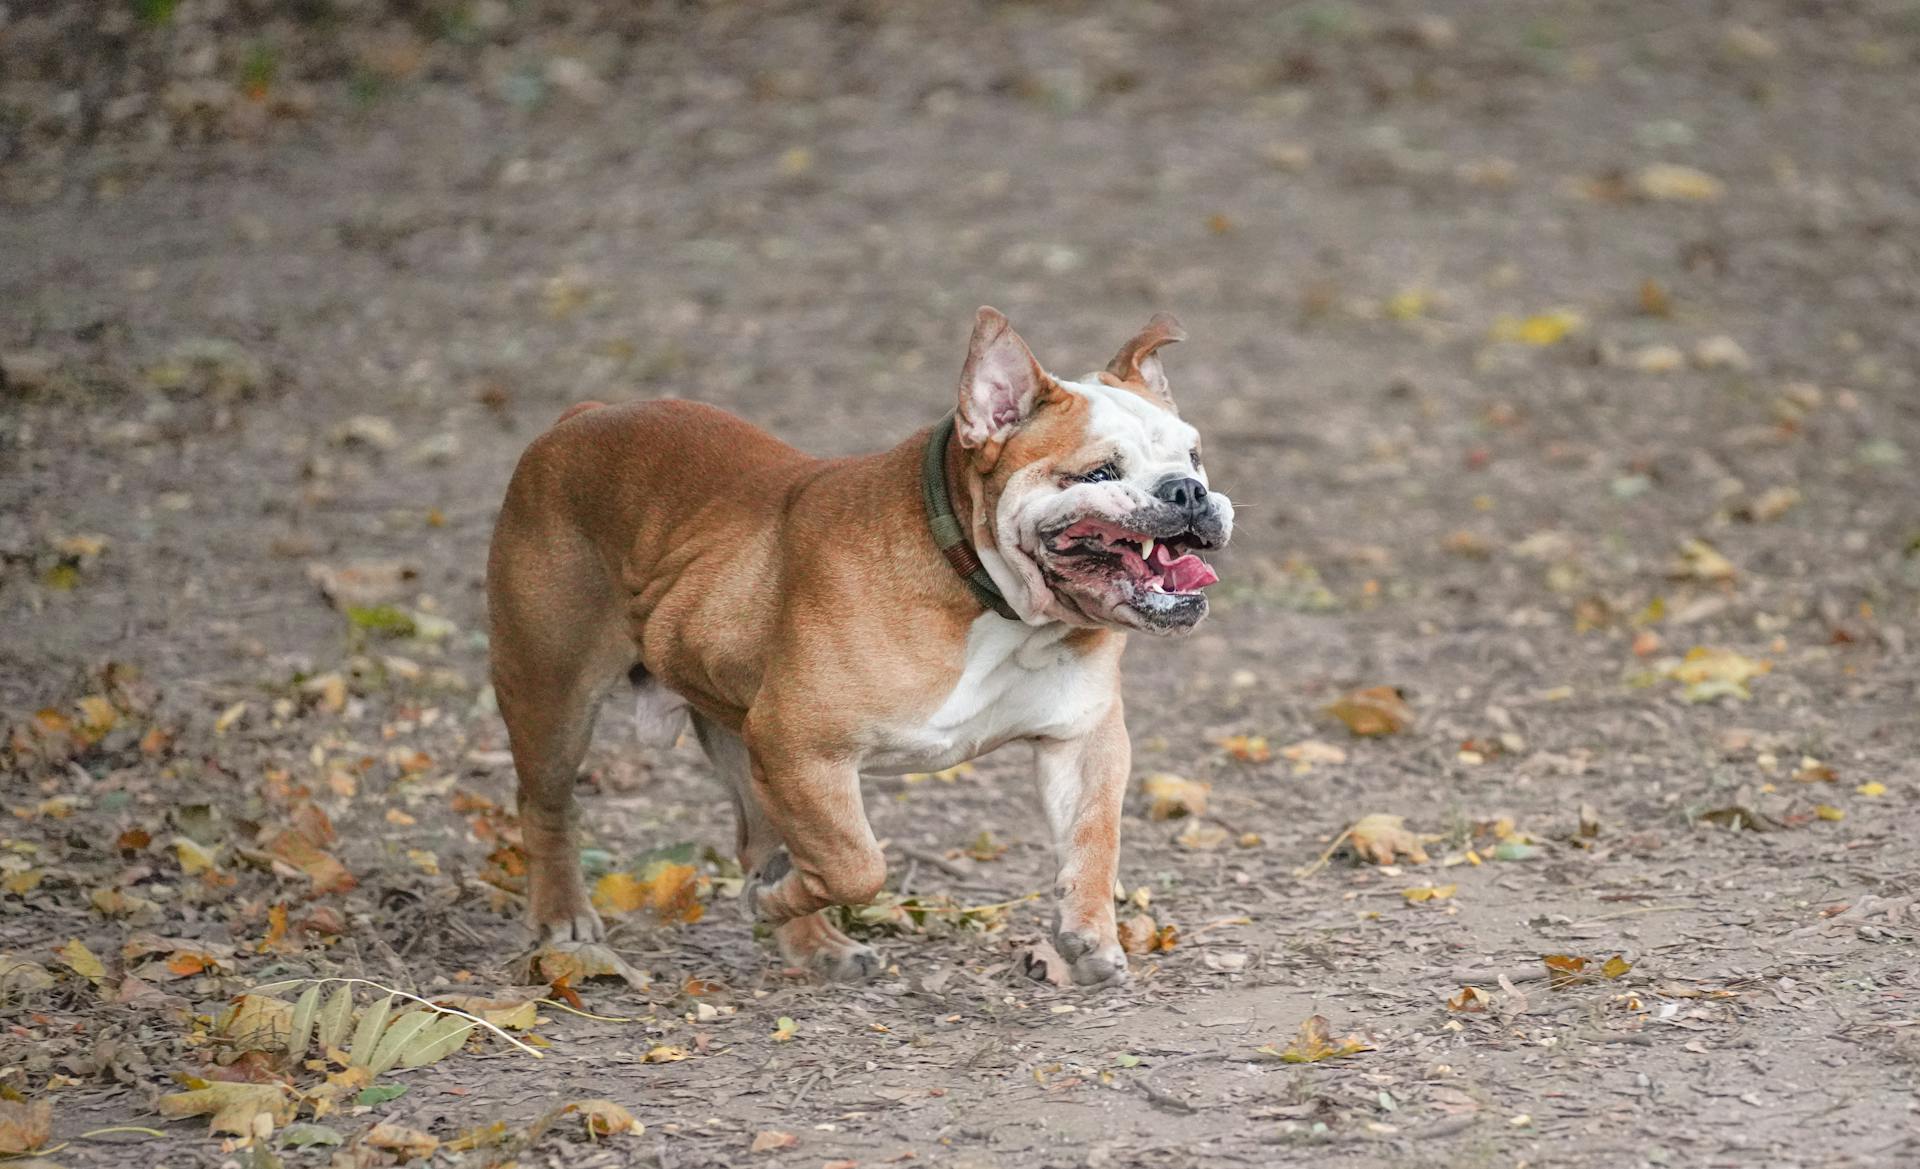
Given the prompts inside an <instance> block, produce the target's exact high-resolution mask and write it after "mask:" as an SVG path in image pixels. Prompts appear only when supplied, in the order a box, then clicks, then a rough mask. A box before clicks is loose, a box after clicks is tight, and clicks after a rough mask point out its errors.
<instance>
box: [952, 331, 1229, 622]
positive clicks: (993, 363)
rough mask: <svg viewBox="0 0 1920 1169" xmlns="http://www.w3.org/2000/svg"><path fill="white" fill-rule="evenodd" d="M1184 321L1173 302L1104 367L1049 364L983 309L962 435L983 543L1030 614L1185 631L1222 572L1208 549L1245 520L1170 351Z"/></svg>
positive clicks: (960, 419)
mask: <svg viewBox="0 0 1920 1169" xmlns="http://www.w3.org/2000/svg"><path fill="white" fill-rule="evenodd" d="M1185 336H1186V334H1185V332H1183V331H1182V330H1181V328H1180V323H1179V322H1178V321H1176V320H1174V319H1173V318H1172V317H1171V316H1169V315H1167V314H1165V313H1162V314H1160V315H1158V316H1155V317H1154V318H1153V320H1151V321H1149V322H1148V323H1147V327H1146V328H1144V329H1142V330H1141V331H1140V332H1139V333H1138V334H1137V335H1136V336H1135V337H1134V338H1133V339H1132V340H1130V341H1128V342H1127V343H1126V344H1125V345H1122V346H1121V347H1120V352H1119V353H1118V354H1117V355H1115V357H1114V359H1113V360H1112V361H1111V362H1109V363H1108V364H1107V367H1106V368H1105V369H1103V370H1100V371H1099V372H1097V373H1091V374H1088V375H1087V376H1086V377H1085V378H1083V379H1081V380H1079V381H1067V380H1065V379H1061V378H1056V377H1053V376H1051V375H1050V374H1048V373H1047V372H1046V371H1045V370H1043V369H1041V368H1040V364H1039V362H1037V361H1035V360H1034V358H1033V354H1032V353H1031V352H1030V351H1029V350H1028V349H1027V345H1026V342H1024V341H1022V340H1021V339H1020V335H1019V334H1017V333H1015V332H1014V331H1013V329H1012V327H1011V326H1010V325H1008V323H1007V318H1006V317H1005V316H1003V315H1001V314H1000V313H999V312H998V311H996V310H994V309H991V308H983V309H981V310H980V311H979V313H978V315H977V316H976V317H975V319H974V326H973V339H972V341H971V342H970V343H969V346H968V350H967V362H966V366H965V368H964V369H963V370H962V371H961V374H960V406H959V410H958V411H957V413H956V415H955V434H956V435H957V436H958V438H959V441H960V444H961V445H962V446H963V447H965V448H966V450H967V452H968V455H969V466H970V468H971V471H972V474H970V475H968V476H966V482H967V490H968V491H969V492H970V493H971V495H972V503H973V532H972V537H973V542H974V547H975V549H976V550H977V551H978V553H979V555H980V559H981V561H982V562H983V563H984V564H985V565H986V566H987V570H988V572H989V573H991V574H992V576H993V577H994V579H995V581H996V582H997V583H998V584H999V585H1000V588H1001V590H1002V591H1003V592H1004V593H1005V594H1006V596H1007V600H1008V601H1009V602H1010V603H1011V604H1012V605H1013V607H1014V609H1015V610H1016V611H1018V612H1019V613H1020V615H1021V616H1022V617H1025V618H1026V619H1027V620H1029V621H1032V622H1040V621H1047V620H1057V621H1066V622H1069V623H1071V624H1074V625H1084V626H1105V627H1109V628H1117V629H1138V630H1145V631H1146V632H1149V633H1185V632H1186V631H1188V630H1190V629H1192V628H1193V627H1194V626H1195V625H1196V624H1198V623H1199V621H1200V619H1201V618H1202V617H1205V616H1206V615H1207V598H1206V594H1205V593H1203V592H1202V591H1201V590H1202V589H1204V588H1206V587H1207V586H1208V585H1210V584H1212V583H1213V582H1214V581H1215V580H1217V579H1219V578H1218V577H1217V576H1216V575H1215V574H1214V571H1213V569H1212V568H1211V567H1210V566H1209V565H1208V564H1207V562H1206V561H1205V560H1204V559H1202V556H1203V554H1205V553H1207V552H1209V551H1211V550H1212V549H1215V548H1219V547H1220V546H1221V545H1223V544H1225V543H1226V542H1227V539H1228V537H1229V536H1230V535H1231V534H1232V532H1233V504H1232V502H1231V501H1230V500H1228V499H1227V497H1226V496H1224V495H1222V494H1220V493H1219V492H1217V491H1214V490H1212V489H1211V488H1209V487H1208V486H1207V472H1206V468H1205V467H1204V466H1203V465H1202V464H1201V461H1200V434H1199V432H1198V431H1196V430H1195V429H1194V428H1193V427H1192V426H1190V425H1188V424H1187V423H1186V422H1183V421H1181V419H1180V415H1179V412H1178V411H1177V410H1176V409H1175V408H1174V404H1173V395H1172V394H1171V393H1170V392H1169V391H1168V389H1167V378H1166V374H1165V372H1164V371H1163V370H1162V369H1161V367H1160V358H1159V357H1158V356H1157V355H1156V352H1155V351H1156V350H1158V349H1159V348H1160V347H1161V346H1163V345H1167V344H1169V343H1171V342H1174V341H1179V340H1181V339H1183V338H1184V337H1185Z"/></svg>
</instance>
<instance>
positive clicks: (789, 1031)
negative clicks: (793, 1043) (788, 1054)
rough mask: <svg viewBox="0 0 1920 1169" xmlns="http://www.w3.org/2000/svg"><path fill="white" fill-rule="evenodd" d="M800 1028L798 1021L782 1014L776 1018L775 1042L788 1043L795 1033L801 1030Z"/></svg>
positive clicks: (774, 1025)
mask: <svg viewBox="0 0 1920 1169" xmlns="http://www.w3.org/2000/svg"><path fill="white" fill-rule="evenodd" d="M799 1030H800V1025H799V1024H798V1023H795V1022H794V1021H793V1020H792V1019H789V1018H788V1017H787V1016H785V1015H782V1016H780V1017H779V1018H778V1019H776V1020H774V1024H773V1041H774V1042H775V1043H786V1042H788V1041H789V1040H791V1039H792V1038H793V1037H794V1035H795V1034H796V1033H798V1032H799Z"/></svg>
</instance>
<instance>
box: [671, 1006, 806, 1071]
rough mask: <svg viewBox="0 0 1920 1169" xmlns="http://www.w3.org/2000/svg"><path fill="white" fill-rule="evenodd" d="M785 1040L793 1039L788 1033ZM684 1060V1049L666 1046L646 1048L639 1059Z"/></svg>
mask: <svg viewBox="0 0 1920 1169" xmlns="http://www.w3.org/2000/svg"><path fill="white" fill-rule="evenodd" d="M701 1005H702V1006H705V1005H706V1004H705V1003H702V1004H701ZM787 1038H788V1039H791V1038H793V1036H792V1034H791V1033H789V1034H788V1036H787ZM686 1058H688V1055H687V1049H686V1048H684V1047H669V1046H667V1045H666V1044H661V1045H660V1046H658V1047H649V1048H647V1054H646V1055H644V1056H642V1057H641V1060H640V1062H642V1063H679V1062H680V1061H681V1060H683V1059H686Z"/></svg>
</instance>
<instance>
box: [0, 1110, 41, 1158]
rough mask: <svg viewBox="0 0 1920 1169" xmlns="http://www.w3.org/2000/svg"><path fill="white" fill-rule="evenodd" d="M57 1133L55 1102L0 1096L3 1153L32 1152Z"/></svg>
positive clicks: (11, 1154)
mask: <svg viewBox="0 0 1920 1169" xmlns="http://www.w3.org/2000/svg"><path fill="white" fill-rule="evenodd" d="M52 1134H53V1101H51V1100H33V1101H26V1100H6V1099H0V1154H4V1155H7V1156H15V1155H18V1154H20V1153H31V1152H33V1151H34V1150H35V1149H37V1148H39V1147H40V1146H41V1145H44V1144H46V1143H47V1138H48V1137H49V1136H51V1135H52Z"/></svg>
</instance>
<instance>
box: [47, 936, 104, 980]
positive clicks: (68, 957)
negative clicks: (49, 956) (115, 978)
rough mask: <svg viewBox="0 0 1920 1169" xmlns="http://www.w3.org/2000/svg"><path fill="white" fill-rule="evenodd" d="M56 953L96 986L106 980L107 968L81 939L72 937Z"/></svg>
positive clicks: (70, 967) (76, 972) (69, 967)
mask: <svg viewBox="0 0 1920 1169" xmlns="http://www.w3.org/2000/svg"><path fill="white" fill-rule="evenodd" d="M54 953H56V954H58V955H60V961H62V962H64V963H66V965H67V969H69V970H71V971H73V972H74V973H75V974H78V975H80V976H81V977H83V978H85V979H87V981H89V982H91V983H93V984H94V985H95V986H99V985H101V984H102V983H104V982H106V980H107V968H106V967H105V966H104V965H102V964H101V962H100V959H99V958H98V957H96V956H95V955H94V952H93V951H92V950H89V949H87V947H86V946H85V945H84V944H82V943H81V941H80V939H78V938H74V939H72V940H71V941H69V942H68V943H67V944H66V945H64V946H62V947H60V948H59V949H58V950H55V951H54Z"/></svg>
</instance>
